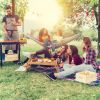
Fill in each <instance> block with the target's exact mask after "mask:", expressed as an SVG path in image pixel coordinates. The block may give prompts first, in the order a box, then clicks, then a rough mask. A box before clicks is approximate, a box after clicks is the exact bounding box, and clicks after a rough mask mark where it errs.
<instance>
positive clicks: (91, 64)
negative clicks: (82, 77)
mask: <svg viewBox="0 0 100 100" xmlns="http://www.w3.org/2000/svg"><path fill="white" fill-rule="evenodd" d="M42 30H44V31H43V33H45V32H46V33H48V31H46V30H45V29H42ZM40 33H41V34H42V32H41V31H40ZM39 37H40V41H41V42H42V43H45V41H46V42H48V41H51V40H50V39H51V38H50V36H48V35H46V34H45V35H44V37H43V38H42V36H39ZM47 40H48V41H47ZM82 49H83V56H82V57H81V56H80V55H79V53H78V48H77V47H76V46H75V45H67V44H64V45H62V46H61V49H60V50H59V51H58V52H54V53H51V52H49V48H43V49H41V50H39V51H36V52H34V53H30V56H28V57H29V58H28V60H27V61H26V62H25V64H23V65H22V66H20V68H19V69H18V70H17V71H20V70H21V71H28V70H29V69H30V67H31V65H30V60H31V59H32V58H34V57H39V56H40V55H42V54H44V57H45V58H49V59H50V58H54V59H57V58H59V59H60V60H61V62H60V63H59V65H60V67H61V68H62V69H63V70H62V71H59V72H57V73H54V72H53V71H51V72H50V73H45V75H46V76H48V77H49V78H50V79H52V80H54V79H57V78H60V79H62V78H66V77H67V76H69V75H72V74H75V73H77V72H81V71H86V70H88V71H92V72H96V70H97V69H100V67H99V65H98V64H97V63H96V52H95V50H94V49H93V48H92V43H91V39H90V38H89V37H83V42H82Z"/></svg>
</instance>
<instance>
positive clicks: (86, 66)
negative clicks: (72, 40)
mask: <svg viewBox="0 0 100 100" xmlns="http://www.w3.org/2000/svg"><path fill="white" fill-rule="evenodd" d="M83 48H84V49H83V50H84V52H85V55H84V57H83V58H84V62H83V64H81V65H77V66H76V65H74V66H72V67H69V68H68V67H67V69H66V70H64V71H62V72H59V73H50V74H47V76H48V77H49V78H50V79H52V80H54V79H56V78H65V77H67V76H68V75H71V74H74V73H76V72H81V71H85V70H88V71H92V72H96V69H99V66H98V65H97V64H96V60H95V58H96V53H95V50H94V49H93V48H92V46H91V40H90V38H89V37H84V38H83Z"/></svg>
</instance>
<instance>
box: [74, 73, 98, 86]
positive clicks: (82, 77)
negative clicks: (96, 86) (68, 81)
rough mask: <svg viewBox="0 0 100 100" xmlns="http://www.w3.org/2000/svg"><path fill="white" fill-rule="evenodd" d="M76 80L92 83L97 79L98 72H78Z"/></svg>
mask: <svg viewBox="0 0 100 100" xmlns="http://www.w3.org/2000/svg"><path fill="white" fill-rule="evenodd" d="M75 80H76V81H78V82H82V83H87V84H90V83H91V82H92V81H96V80H97V74H96V73H95V72H90V71H83V72H78V73H76V79H75Z"/></svg>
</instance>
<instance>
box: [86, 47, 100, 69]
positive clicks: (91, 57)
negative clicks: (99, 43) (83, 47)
mask: <svg viewBox="0 0 100 100" xmlns="http://www.w3.org/2000/svg"><path fill="white" fill-rule="evenodd" d="M85 64H91V65H93V67H94V68H95V69H97V68H98V67H99V66H98V65H97V63H96V53H95V50H94V49H92V48H90V49H88V51H87V53H86V58H85Z"/></svg>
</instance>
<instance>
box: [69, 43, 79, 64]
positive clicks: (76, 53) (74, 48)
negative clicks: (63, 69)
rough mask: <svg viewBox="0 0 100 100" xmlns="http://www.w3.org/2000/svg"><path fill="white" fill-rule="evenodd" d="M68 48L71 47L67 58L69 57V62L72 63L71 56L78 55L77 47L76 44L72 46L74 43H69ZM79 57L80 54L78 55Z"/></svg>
mask: <svg viewBox="0 0 100 100" xmlns="http://www.w3.org/2000/svg"><path fill="white" fill-rule="evenodd" d="M70 49H71V53H72V54H71V55H67V58H68V59H69V64H71V63H72V58H73V57H74V56H79V54H78V49H77V47H76V46H74V45H70ZM79 57H80V56H79Z"/></svg>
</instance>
